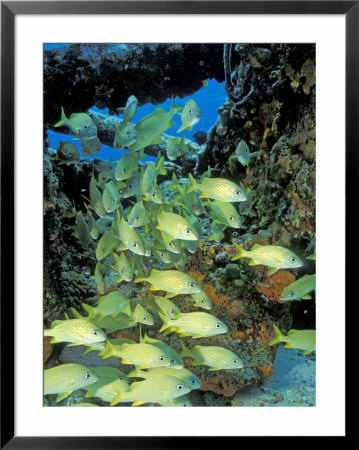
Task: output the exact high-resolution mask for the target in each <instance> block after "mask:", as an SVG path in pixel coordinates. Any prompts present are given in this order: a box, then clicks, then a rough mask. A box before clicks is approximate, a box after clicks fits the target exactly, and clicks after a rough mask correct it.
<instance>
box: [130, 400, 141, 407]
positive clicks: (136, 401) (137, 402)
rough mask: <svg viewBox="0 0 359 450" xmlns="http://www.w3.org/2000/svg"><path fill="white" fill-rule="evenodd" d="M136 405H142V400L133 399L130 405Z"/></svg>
mask: <svg viewBox="0 0 359 450" xmlns="http://www.w3.org/2000/svg"><path fill="white" fill-rule="evenodd" d="M138 405H143V402H140V400H135V401H134V402H133V403H132V405H131V406H138Z"/></svg>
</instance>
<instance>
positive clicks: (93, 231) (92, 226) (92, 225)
mask: <svg viewBox="0 0 359 450" xmlns="http://www.w3.org/2000/svg"><path fill="white" fill-rule="evenodd" d="M85 208H86V211H87V214H88V218H89V219H88V229H89V233H90V236H91V237H92V239H97V238H98V237H99V234H100V231H99V229H98V226H97V223H96V220H95V219H94V217H93V215H92V212H91V210H90V208H89V206H88V205H87V204H86V203H85Z"/></svg>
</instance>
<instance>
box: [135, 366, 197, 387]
mask: <svg viewBox="0 0 359 450" xmlns="http://www.w3.org/2000/svg"><path fill="white" fill-rule="evenodd" d="M163 375H169V376H171V377H174V378H178V379H179V380H181V381H184V382H185V383H188V384H189V385H190V386H191V389H199V388H200V387H201V386H202V383H201V380H200V379H199V378H197V377H196V375H194V374H193V373H192V372H191V371H190V370H188V369H185V368H183V369H173V368H172V367H156V368H154V369H147V370H146V371H144V370H140V369H135V370H132V372H130V373H129V374H128V377H129V378H144V379H145V380H149V379H151V378H157V377H161V376H163Z"/></svg>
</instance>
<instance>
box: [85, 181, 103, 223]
mask: <svg viewBox="0 0 359 450" xmlns="http://www.w3.org/2000/svg"><path fill="white" fill-rule="evenodd" d="M89 191H90V201H91V205H92V208H93V209H94V210H95V211H96V214H98V215H99V216H100V217H105V216H106V214H107V213H106V210H105V208H104V206H103V203H102V194H101V192H100V191H99V190H98V188H97V186H96V182H95V178H94V176H92V177H91V181H90V188H89Z"/></svg>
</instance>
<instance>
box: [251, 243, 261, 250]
mask: <svg viewBox="0 0 359 450" xmlns="http://www.w3.org/2000/svg"><path fill="white" fill-rule="evenodd" d="M260 247H262V246H261V245H259V244H254V245H253V246H252V247H251V250H255V249H256V248H260Z"/></svg>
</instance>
